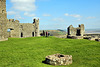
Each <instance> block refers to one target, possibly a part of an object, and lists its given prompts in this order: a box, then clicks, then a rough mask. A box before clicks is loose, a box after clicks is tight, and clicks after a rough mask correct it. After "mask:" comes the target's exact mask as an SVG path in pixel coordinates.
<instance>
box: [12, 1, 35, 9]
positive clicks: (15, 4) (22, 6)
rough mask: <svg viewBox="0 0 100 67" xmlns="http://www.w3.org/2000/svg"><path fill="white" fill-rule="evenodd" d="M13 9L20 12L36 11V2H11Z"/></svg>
mask: <svg viewBox="0 0 100 67" xmlns="http://www.w3.org/2000/svg"><path fill="white" fill-rule="evenodd" d="M11 2H12V3H13V8H14V9H16V10H19V11H34V10H36V6H35V0H11Z"/></svg>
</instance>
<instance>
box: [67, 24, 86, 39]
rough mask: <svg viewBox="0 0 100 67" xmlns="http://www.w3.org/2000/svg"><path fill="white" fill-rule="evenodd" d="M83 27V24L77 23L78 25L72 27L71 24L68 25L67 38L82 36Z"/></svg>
mask: <svg viewBox="0 0 100 67" xmlns="http://www.w3.org/2000/svg"><path fill="white" fill-rule="evenodd" d="M84 33H85V28H84V24H81V25H79V27H77V28H74V27H73V26H72V25H70V26H69V27H68V36H67V37H68V38H74V37H75V38H76V39H77V37H78V38H79V39H81V38H82V37H83V36H84Z"/></svg>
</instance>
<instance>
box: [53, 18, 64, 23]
mask: <svg viewBox="0 0 100 67" xmlns="http://www.w3.org/2000/svg"><path fill="white" fill-rule="evenodd" d="M53 21H57V22H65V20H64V19H63V18H54V19H53Z"/></svg>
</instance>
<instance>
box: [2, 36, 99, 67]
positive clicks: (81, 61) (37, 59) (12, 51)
mask: <svg viewBox="0 0 100 67" xmlns="http://www.w3.org/2000/svg"><path fill="white" fill-rule="evenodd" d="M56 53H61V54H65V55H72V56H73V64H71V65H69V66H52V65H47V64H44V63H42V61H44V60H45V57H46V56H48V55H52V54H56ZM0 67H100V42H96V41H89V40H83V39H81V40H75V39H60V38H55V37H48V38H45V37H33V38H9V40H8V41H3V42H0Z"/></svg>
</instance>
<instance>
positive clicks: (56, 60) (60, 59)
mask: <svg viewBox="0 0 100 67" xmlns="http://www.w3.org/2000/svg"><path fill="white" fill-rule="evenodd" d="M45 62H46V63H47V64H50V65H69V64H72V55H63V54H54V55H49V56H46V59H45Z"/></svg>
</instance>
